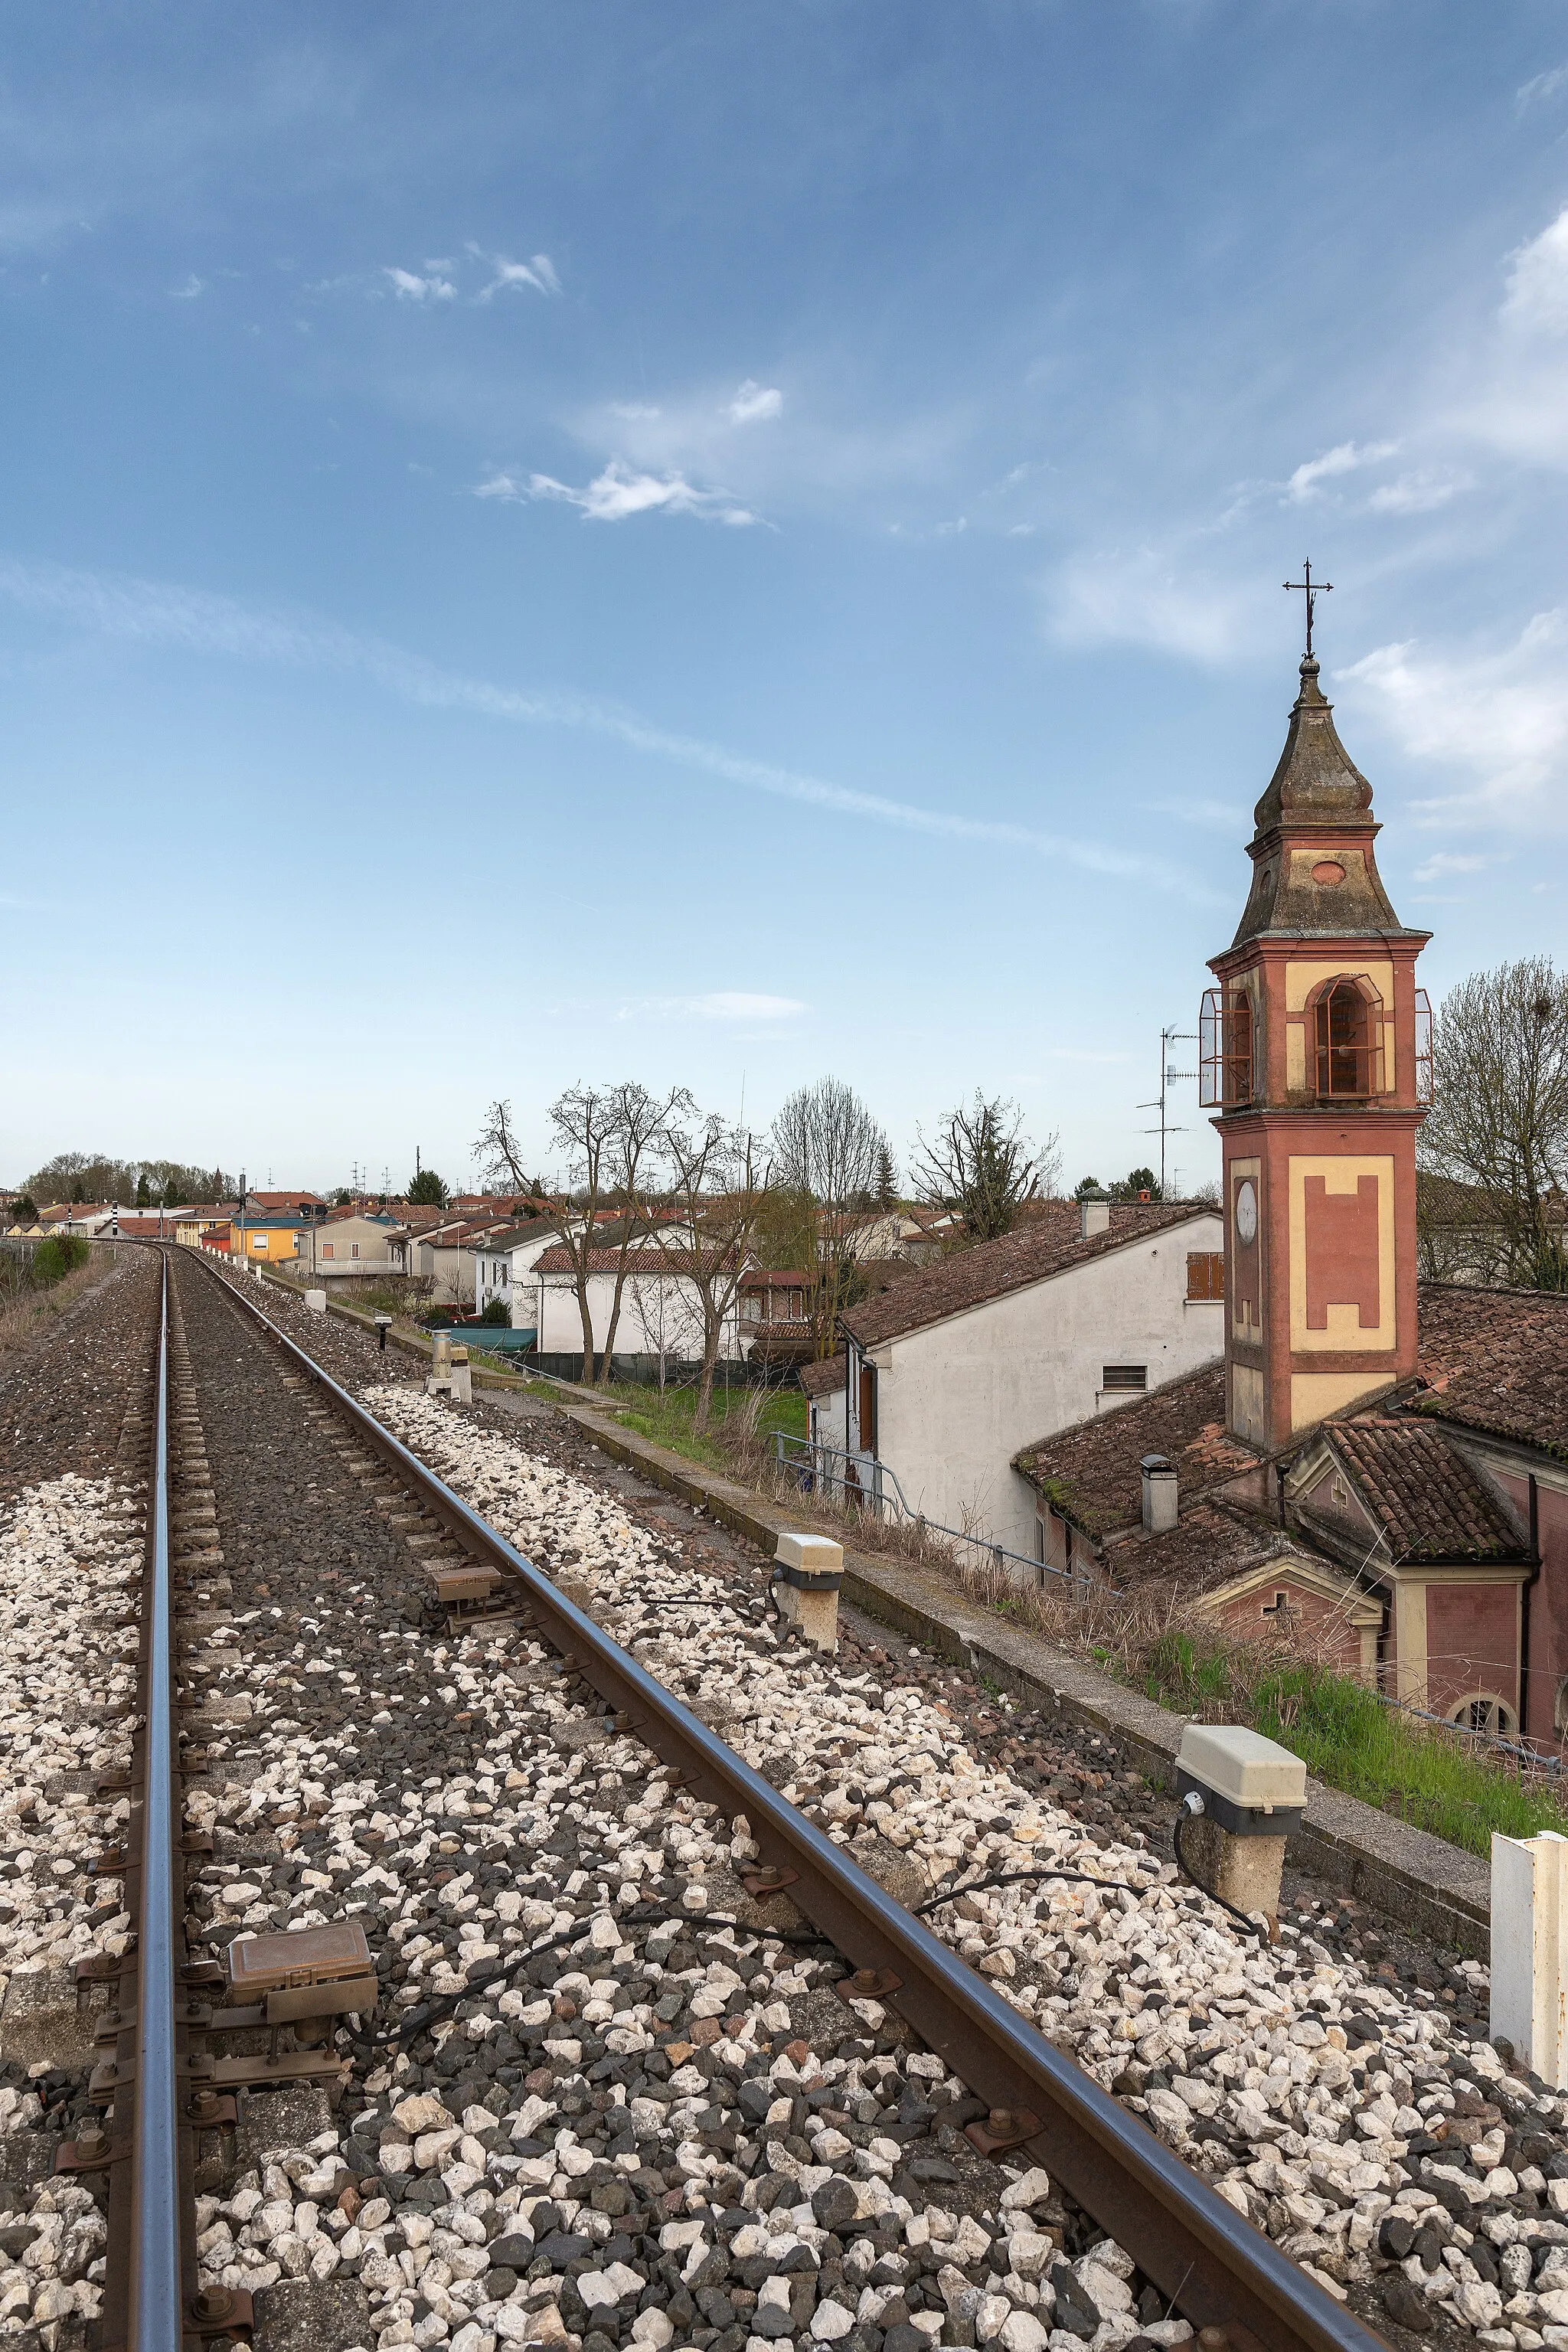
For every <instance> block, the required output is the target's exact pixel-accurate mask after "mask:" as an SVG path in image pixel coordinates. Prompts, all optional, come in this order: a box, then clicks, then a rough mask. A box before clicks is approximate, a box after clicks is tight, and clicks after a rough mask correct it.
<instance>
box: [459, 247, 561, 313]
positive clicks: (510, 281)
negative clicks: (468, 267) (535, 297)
mask: <svg viewBox="0 0 1568 2352" xmlns="http://www.w3.org/2000/svg"><path fill="white" fill-rule="evenodd" d="M468 251H469V252H470V253H473V254H477V253H478V252H479V247H478V246H474V245H471V246H470V247H468ZM487 258H488V259H489V266H490V268H491V270H492V271H493V272H494V275H493V276H492V277H491V278H490V282H489V285H488V286H482V287H481V288H480V289H479V292H478V294H477V295H476V296H475V297H474V299H475V300H476V301H477V302H489V301H492V300H493V299H494V298H495V297H496V295H498V294H504V293H505V292H507V290H508V289H512V290H514V291H517V292H521V289H523V288H524V287H525V286H531V287H532V289H533V290H534V292H535V293H536V294H559V293H560V291H561V280H560V278H558V277H557V276H556V274H555V264H554V263H553V262H552V260H551V258H550V256H549V255H548V254H547V253H536V254H534V255H533V256H532V257H531V259H530V260H528V261H509V260H508V259H507V257H506V256H505V254H504V253H495V254H490V255H489V256H488V257H487Z"/></svg>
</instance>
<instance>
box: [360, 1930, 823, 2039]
mask: <svg viewBox="0 0 1568 2352" xmlns="http://www.w3.org/2000/svg"><path fill="white" fill-rule="evenodd" d="M667 1920H673V1921H675V1922H676V1923H678V1924H679V1925H680V1926H682V1927H689V1926H692V1925H694V1924H698V1923H696V1922H694V1919H693V1915H692V1914H691V1913H690V1912H689V1911H676V1910H671V1909H669V1908H668V1906H659V1907H658V1909H655V1910H648V1911H645V1910H640V1909H639V1910H637V1911H635V1912H634V1913H633V1914H632V1915H631V1916H630V1917H628V1918H626V1919H624V1920H620V1921H617V1923H616V1924H617V1926H621V1927H628V1928H631V1927H658V1926H660V1925H661V1924H662V1923H663V1922H665V1921H667ZM592 1924H593V1923H592V1921H591V1920H584V1919H579V1920H577V1921H576V1922H575V1923H574V1926H572V1927H564V1928H562V1929H561V1930H560V1931H559V1932H558V1933H557V1934H555V1935H553V1936H547V1937H545V1938H544V1941H543V1942H542V1943H541V1944H532V1945H531V1946H530V1947H529V1948H528V1950H527V1951H525V1952H518V1953H516V1954H515V1955H514V1956H513V1958H510V1960H503V1961H501V1962H500V1963H499V1964H497V1965H496V1966H494V1967H491V1968H488V1969H486V1971H485V1973H484V1974H483V1975H482V1976H476V1977H472V1978H470V1979H469V1980H468V1983H467V1984H465V1985H464V1986H463V1987H462V1988H461V1990H458V1991H457V1992H444V1993H437V1996H436V1998H435V2000H430V2001H426V2003H425V2005H424V2007H423V2008H421V2009H416V2010H415V2011H412V2012H411V2013H410V2014H409V2015H408V2016H407V2017H405V2019H404V2020H403V2021H402V2022H401V2023H400V2024H399V2025H398V2026H396V2027H395V2029H394V2030H392V2031H390V2032H385V2033H355V2032H353V2029H352V2028H351V2027H349V2026H346V2025H345V2026H343V2027H342V2028H341V2029H340V2030H341V2031H342V2032H343V2033H345V2034H347V2036H348V2038H349V2041H350V2042H352V2043H353V2046H354V2049H355V2051H356V2053H357V2054H358V2055H359V2056H362V2057H363V2056H365V2055H367V2054H368V2053H371V2052H374V2051H376V2050H384V2049H387V2048H390V2047H393V2046H395V2045H397V2044H400V2043H402V2042H412V2041H413V2040H415V2039H416V2036H417V2035H419V2034H421V2033H424V2032H426V2031H427V2030H428V2029H429V2028H430V2026H432V2025H435V2024H438V2023H439V2022H440V2021H441V2020H442V2018H444V2017H448V2016H450V2015H451V2014H452V2012H453V2011H455V2010H457V2009H458V2008H459V2007H460V2006H461V2004H462V2003H463V2002H464V2001H465V2000H472V1999H473V1998H474V1997H475V1996H476V1995H478V1994H479V1993H486V1992H489V1991H490V1990H492V1989H493V1988H494V1987H495V1986H497V1985H500V1984H504V1983H506V1982H507V1980H508V1979H510V1978H512V1977H514V1976H516V1975H518V1974H519V1973H520V1972H521V1970H522V1969H525V1968H526V1967H527V1966H528V1964H529V1962H530V1961H531V1960H537V1959H539V1958H542V1956H543V1954H544V1953H546V1952H555V1951H560V1950H562V1949H563V1948H567V1947H570V1946H571V1945H573V1944H574V1943H576V1942H577V1941H578V1940H579V1938H580V1937H583V1936H584V1935H585V1934H586V1933H587V1930H588V1928H589V1927H591V1926H592ZM700 1924H701V1925H702V1926H704V1927H708V1926H712V1927H740V1928H742V1929H743V1930H744V1931H745V1932H746V1933H747V1934H748V1935H750V1936H751V1937H753V1938H754V1940H755V1941H756V1942H757V1943H759V1944H815V1945H817V1946H819V1947H821V1948H825V1949H826V1950H827V1951H830V1952H837V1951H838V1947H837V1944H836V1943H835V1942H834V1941H833V1939H832V1937H830V1936H822V1935H818V1934H817V1933H816V1930H815V1929H808V1930H805V1931H801V1930H797V1929H791V1928H775V1927H753V1926H752V1925H751V1923H750V1922H748V1921H746V1920H742V1919H736V1918H732V1917H731V1916H729V1915H728V1914H726V1913H723V1912H718V1911H709V1912H704V1913H703V1915H702V1919H701V1922H700ZM742 1957H743V1956H742ZM843 1957H844V1955H843V1954H842V1953H839V1958H843Z"/></svg>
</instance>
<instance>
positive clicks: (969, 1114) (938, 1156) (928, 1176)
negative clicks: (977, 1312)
mask: <svg viewBox="0 0 1568 2352" xmlns="http://www.w3.org/2000/svg"><path fill="white" fill-rule="evenodd" d="M915 1176H916V1181H917V1182H918V1184H919V1186H920V1192H921V1199H922V1200H924V1201H928V1202H930V1203H931V1206H932V1207H933V1208H938V1209H945V1210H946V1211H947V1212H948V1213H949V1214H950V1215H951V1216H955V1217H957V1218H958V1219H959V1221H960V1223H962V1225H963V1234H964V1238H965V1240H966V1241H971V1242H991V1241H996V1240H998V1239H999V1238H1000V1236H1001V1235H1002V1234H1007V1233H1011V1232H1012V1230H1013V1227H1014V1224H1015V1223H1016V1220H1017V1215H1018V1210H1019V1208H1020V1206H1021V1204H1022V1203H1023V1202H1025V1201H1034V1200H1037V1199H1038V1198H1039V1197H1040V1196H1041V1194H1042V1193H1049V1192H1054V1191H1055V1189H1056V1187H1057V1184H1058V1182H1059V1181H1060V1177H1061V1153H1060V1151H1059V1150H1058V1138H1057V1137H1056V1136H1055V1135H1052V1136H1050V1137H1048V1138H1047V1141H1046V1142H1045V1144H1044V1145H1043V1146H1040V1147H1038V1148H1037V1146H1036V1145H1034V1144H1033V1143H1031V1142H1030V1141H1029V1140H1028V1139H1027V1137H1026V1135H1025V1133H1024V1114H1023V1112H1022V1111H1021V1110H1020V1109H1019V1108H1018V1106H1017V1104H1016V1103H1014V1102H1008V1101H1006V1100H1005V1098H1004V1097H1001V1096H998V1097H996V1099H995V1100H994V1101H992V1102H987V1101H986V1100H985V1098H984V1096H983V1095H982V1094H980V1092H979V1091H978V1090H976V1093H975V1097H974V1100H973V1103H972V1104H968V1105H965V1104H963V1103H960V1104H959V1106H958V1108H957V1109H956V1110H952V1111H950V1112H949V1113H948V1116H947V1118H946V1119H945V1120H944V1121H943V1124H942V1132H941V1133H940V1134H939V1135H938V1136H937V1138H936V1139H935V1140H934V1141H933V1142H930V1143H928V1142H927V1140H926V1139H925V1137H924V1136H923V1135H922V1136H921V1150H920V1157H919V1160H918V1161H917V1164H916V1168H915Z"/></svg>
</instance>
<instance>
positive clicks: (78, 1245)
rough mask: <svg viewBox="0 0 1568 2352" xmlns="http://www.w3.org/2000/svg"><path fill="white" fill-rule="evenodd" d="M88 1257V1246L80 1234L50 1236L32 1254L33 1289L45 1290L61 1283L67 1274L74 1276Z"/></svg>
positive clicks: (89, 1250)
mask: <svg viewBox="0 0 1568 2352" xmlns="http://www.w3.org/2000/svg"><path fill="white" fill-rule="evenodd" d="M90 1255H91V1249H90V1245H89V1243H88V1242H87V1241H86V1240H85V1239H84V1238H83V1236H82V1235H81V1234H50V1235H49V1237H48V1239H47V1241H42V1242H40V1243H39V1244H38V1245H37V1249H36V1250H35V1251H34V1252H33V1265H32V1278H33V1283H34V1286H35V1287H36V1288H37V1289H39V1290H47V1289H49V1288H50V1287H51V1286H53V1285H54V1284H55V1283H57V1282H63V1281H64V1280H65V1278H66V1276H67V1275H68V1274H75V1273H76V1272H77V1271H78V1269H79V1267H81V1266H84V1265H86V1264H87V1261H88V1259H89V1256H90Z"/></svg>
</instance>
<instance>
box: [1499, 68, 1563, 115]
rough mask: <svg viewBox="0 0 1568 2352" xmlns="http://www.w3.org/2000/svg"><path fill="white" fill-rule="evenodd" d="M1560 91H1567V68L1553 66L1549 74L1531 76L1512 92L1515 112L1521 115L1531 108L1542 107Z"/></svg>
mask: <svg viewBox="0 0 1568 2352" xmlns="http://www.w3.org/2000/svg"><path fill="white" fill-rule="evenodd" d="M1561 90H1568V66H1553V67H1552V70H1551V71H1550V73H1538V74H1532V75H1531V79H1530V80H1529V81H1527V82H1523V83H1521V86H1520V88H1519V89H1516V90H1515V91H1514V94H1513V103H1514V109H1515V111H1516V112H1518V113H1520V114H1523V113H1524V112H1525V111H1526V110H1527V109H1528V108H1530V107H1531V106H1544V105H1545V104H1547V103H1548V101H1549V100H1552V99H1554V98H1555V97H1556V96H1557V95H1558V93H1559V91H1561Z"/></svg>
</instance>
